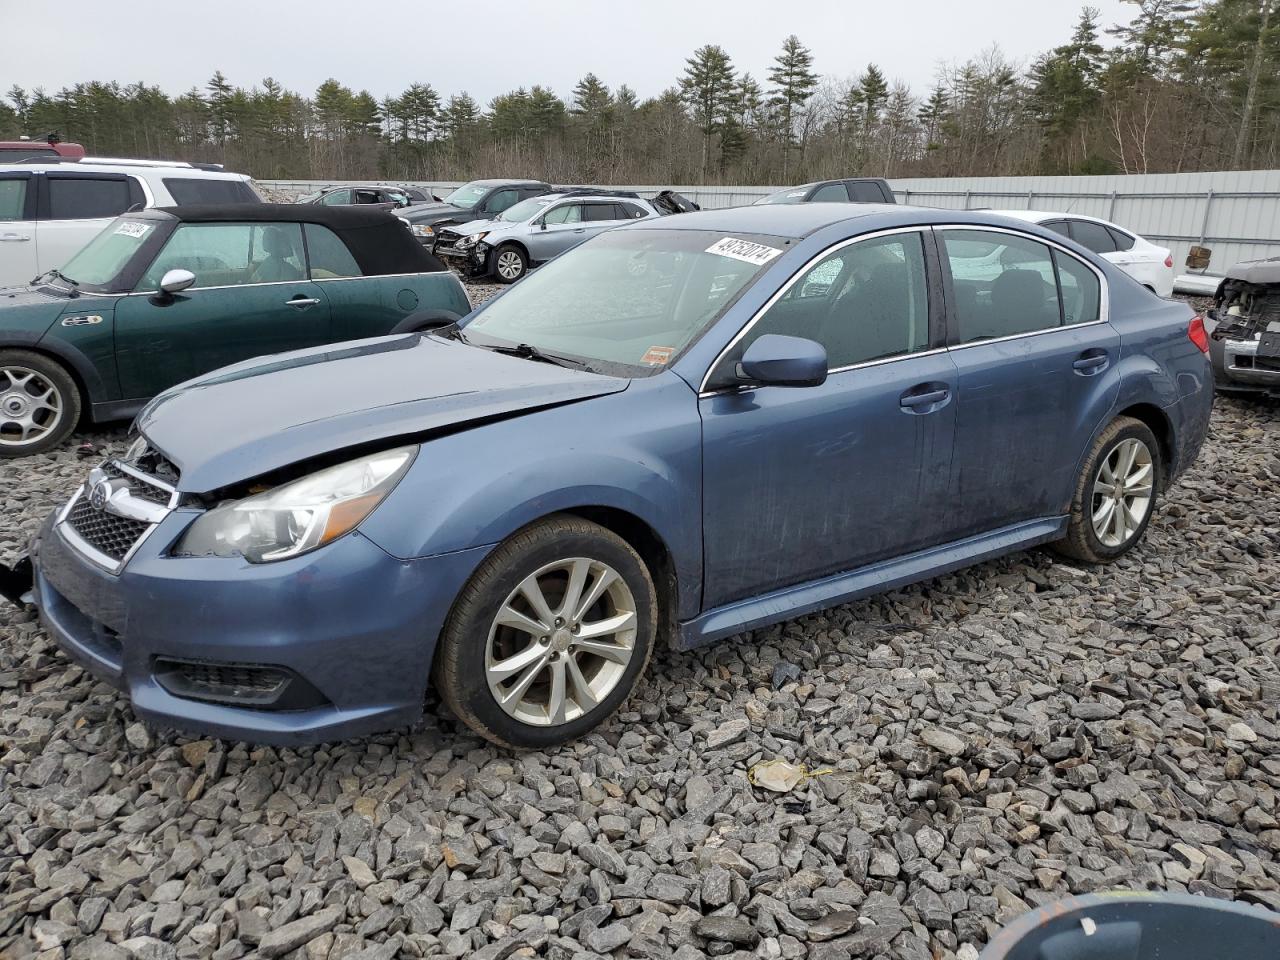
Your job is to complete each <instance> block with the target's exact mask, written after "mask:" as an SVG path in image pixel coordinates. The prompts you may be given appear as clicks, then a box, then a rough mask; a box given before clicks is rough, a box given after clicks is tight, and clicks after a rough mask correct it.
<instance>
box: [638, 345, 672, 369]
mask: <svg viewBox="0 0 1280 960" xmlns="http://www.w3.org/2000/svg"><path fill="white" fill-rule="evenodd" d="M675 352H676V351H675V348H674V347H650V348H649V349H648V350H646V351H645V352H644V356H643V357H641V358H640V362H641V363H647V364H648V365H649V366H651V367H658V366H661V365H662V364H664V363H666V362H667V361H668V360H670V359H671V355H672V354H673V353H675Z"/></svg>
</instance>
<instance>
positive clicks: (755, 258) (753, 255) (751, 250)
mask: <svg viewBox="0 0 1280 960" xmlns="http://www.w3.org/2000/svg"><path fill="white" fill-rule="evenodd" d="M781 252H782V251H781V250H778V249H776V248H774V247H767V246H765V245H764V244H763V243H752V242H751V241H750V240H738V239H736V238H734V237H725V238H724V239H723V240H717V241H716V242H715V243H713V244H712V245H711V246H709V247H707V253H714V254H717V255H718V256H721V257H731V258H733V259H734V260H742V261H744V262H745V263H754V264H755V265H756V266H762V265H763V264H766V263H768V262H769V261H770V260H772V259H773V258H774V257H776V256H777V255H778V254H780V253H781Z"/></svg>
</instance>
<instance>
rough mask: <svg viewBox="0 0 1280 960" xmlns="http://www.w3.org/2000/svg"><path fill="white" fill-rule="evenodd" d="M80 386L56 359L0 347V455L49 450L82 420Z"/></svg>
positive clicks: (22, 454)
mask: <svg viewBox="0 0 1280 960" xmlns="http://www.w3.org/2000/svg"><path fill="white" fill-rule="evenodd" d="M80 407H81V399H80V389H79V388H78V387H77V386H76V382H75V381H74V380H73V379H71V374H69V373H68V372H67V371H66V369H65V368H64V367H63V366H62V365H61V364H60V363H58V362H57V361H56V360H51V359H49V358H48V357H46V356H44V355H42V354H39V353H32V352H31V351H30V350H0V459H6V460H7V459H11V458H13V457H27V456H31V455H32V454H36V453H44V452H45V451H47V450H52V449H53V448H54V447H56V446H58V445H59V444H60V443H62V441H64V440H65V439H67V437H68V436H70V435H71V431H72V430H74V429H75V428H76V424H77V423H78V422H79V421H80Z"/></svg>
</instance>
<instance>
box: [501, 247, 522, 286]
mask: <svg viewBox="0 0 1280 960" xmlns="http://www.w3.org/2000/svg"><path fill="white" fill-rule="evenodd" d="M523 272H524V263H523V262H522V261H521V260H520V254H518V253H516V252H515V251H514V250H503V251H502V252H501V253H500V254H498V275H499V276H500V277H502V279H503V280H515V279H517V278H518V277H519V276H520V274H522V273H523Z"/></svg>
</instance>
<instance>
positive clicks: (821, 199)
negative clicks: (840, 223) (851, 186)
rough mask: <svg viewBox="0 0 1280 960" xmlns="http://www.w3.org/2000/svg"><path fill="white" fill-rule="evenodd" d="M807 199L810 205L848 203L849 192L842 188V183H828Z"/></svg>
mask: <svg viewBox="0 0 1280 960" xmlns="http://www.w3.org/2000/svg"><path fill="white" fill-rule="evenodd" d="M809 199H810V202H811V203H848V202H849V191H847V190H846V189H845V188H844V184H843V183H828V184H827V185H826V186H825V187H819V188H818V189H817V191H816V192H815V193H814V195H813V196H812V197H810V198H809Z"/></svg>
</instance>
